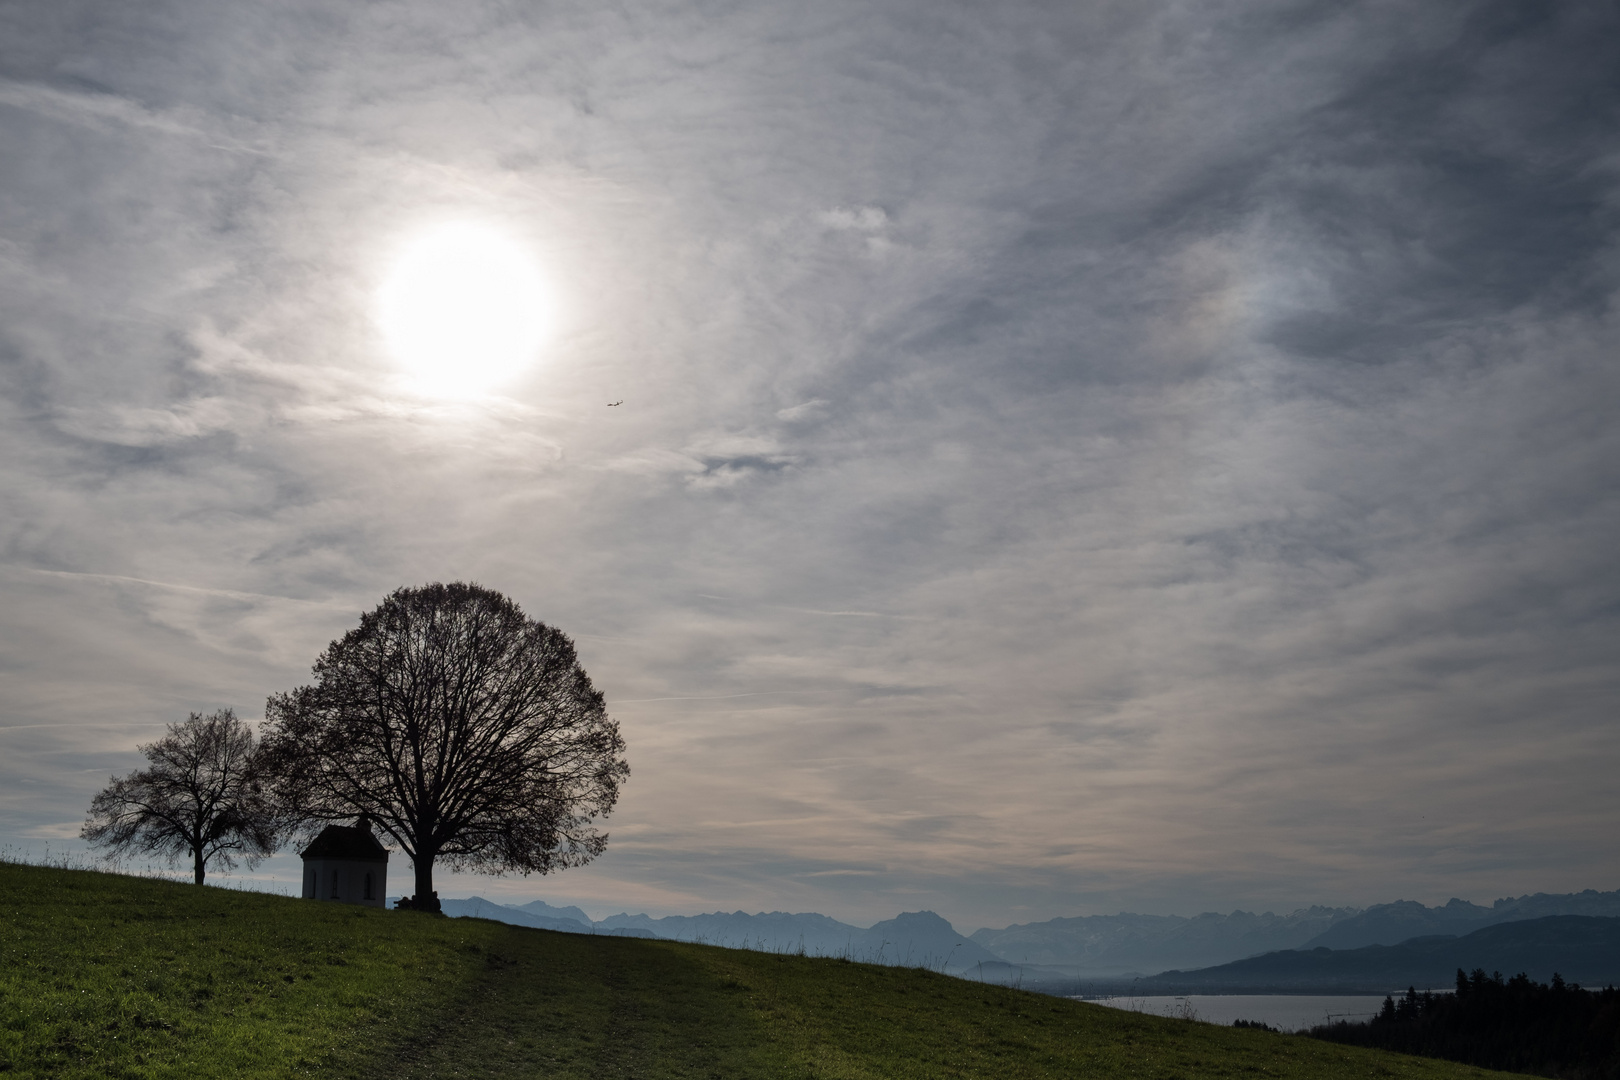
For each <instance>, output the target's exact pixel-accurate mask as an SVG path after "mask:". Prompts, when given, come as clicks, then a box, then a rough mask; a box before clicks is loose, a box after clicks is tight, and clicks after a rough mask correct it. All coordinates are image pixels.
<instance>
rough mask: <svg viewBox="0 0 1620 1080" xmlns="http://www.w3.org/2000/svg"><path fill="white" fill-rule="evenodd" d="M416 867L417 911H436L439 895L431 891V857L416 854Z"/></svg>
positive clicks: (419, 853)
mask: <svg viewBox="0 0 1620 1080" xmlns="http://www.w3.org/2000/svg"><path fill="white" fill-rule="evenodd" d="M414 865H415V867H416V901H415V906H416V910H418V911H438V910H439V894H438V893H436V892H434V891H433V856H432V855H424V854H422V853H421V852H417V855H416V859H415V863H414Z"/></svg>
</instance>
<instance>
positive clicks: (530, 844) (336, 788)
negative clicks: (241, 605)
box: [265, 582, 630, 908]
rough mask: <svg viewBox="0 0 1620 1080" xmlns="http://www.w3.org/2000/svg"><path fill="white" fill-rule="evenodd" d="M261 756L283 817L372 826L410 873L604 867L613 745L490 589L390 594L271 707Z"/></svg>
mask: <svg viewBox="0 0 1620 1080" xmlns="http://www.w3.org/2000/svg"><path fill="white" fill-rule="evenodd" d="M265 717H266V720H265V746H266V749H267V751H268V752H269V755H270V760H271V761H272V763H273V764H272V768H273V770H274V772H275V774H276V778H277V779H276V791H277V793H278V796H279V798H280V799H281V800H282V802H283V805H285V806H286V807H287V808H288V810H289V812H290V813H291V815H292V816H294V817H295V818H296V819H297V820H300V821H302V822H304V823H305V825H306V827H310V828H312V827H313V826H314V825H316V824H319V823H321V822H329V821H339V820H344V819H347V818H351V817H354V816H356V815H359V814H368V815H370V817H371V819H372V821H374V822H375V823H376V824H377V825H378V826H379V827H380V828H381V829H382V830H383V831H384V832H386V833H387V834H388V835H389V836H391V837H392V838H393V839H394V840H395V841H396V842H398V844H399V845H400V847H402V848H403V849H404V850H405V852H406V854H408V855H409V856H410V858H411V862H412V864H413V866H414V867H415V871H416V903H417V905H418V906H427V907H429V908H432V907H433V906H434V904H435V901H434V899H433V898H434V892H433V866H434V863H435V862H437V861H439V860H441V859H443V860H444V861H445V862H446V863H447V864H448V865H449V866H451V867H452V868H453V869H457V870H462V869H470V870H475V871H479V872H483V873H493V874H500V873H505V872H508V871H512V872H518V873H523V874H528V873H541V874H544V873H548V872H550V871H552V870H559V869H562V868H564V867H568V866H579V865H582V864H584V863H586V862H589V861H590V860H591V859H593V858H595V857H596V856H597V855H600V854H601V853H602V851H603V850H604V849H605V848H606V847H607V840H608V838H607V835H606V834H605V833H601V832H598V831H597V830H596V829H595V828H594V827H593V822H594V820H595V819H596V818H597V817H601V816H605V815H606V814H608V813H609V812H610V811H611V810H612V809H613V804H614V803H615V802H617V801H618V797H619V784H620V783H621V782H623V780H624V779H625V778H626V777H627V776H629V774H630V767H629V765H627V764H626V763H625V761H624V758H623V756H622V755H623V753H624V748H625V746H624V739H623V738H622V737H621V736H620V734H619V726H618V724H617V723H615V722H614V721H613V720H612V719H611V718H609V716H608V714H607V709H606V708H605V706H604V704H603V698H602V694H601V693H600V692H599V691H597V690H596V688H595V687H593V686H592V685H591V680H590V677H589V676H587V675H586V674H585V671H584V669H583V668H581V667H580V665H579V660H578V659H577V658H576V656H575V653H574V644H573V642H572V641H570V640H569V639H568V636H567V635H565V634H563V633H562V632H561V631H559V630H556V629H553V628H552V627H549V626H547V625H545V624H544V623H541V622H539V621H537V620H535V619H531V618H528V617H527V616H525V615H524V614H523V612H522V610H521V609H520V608H519V607H518V606H517V604H515V603H513V602H512V601H511V600H509V599H507V598H506V597H505V596H502V595H501V594H500V593H498V592H495V591H494V590H492V589H485V588H482V587H480V586H478V585H471V584H465V583H461V582H456V583H453V584H449V585H443V584H433V585H425V586H422V587H421V588H401V589H397V590H395V591H394V592H393V593H392V594H391V595H390V596H389V597H388V598H387V599H385V600H384V601H383V602H382V603H381V604H380V605H379V606H378V607H377V608H376V610H374V611H371V612H368V613H367V614H365V615H363V616H361V618H360V625H359V626H358V627H357V628H355V629H354V630H351V631H349V632H348V633H347V634H345V635H344V636H343V637H342V638H341V639H339V640H337V641H334V642H332V644H331V645H329V646H327V648H326V651H325V652H323V653H322V654H321V655H320V657H319V659H317V660H316V662H315V668H314V682H313V683H312V684H311V685H309V686H303V687H299V688H298V689H296V690H293V691H291V692H289V693H285V694H277V695H275V696H273V697H271V698H270V700H269V702H268V703H267V705H266V706H265Z"/></svg>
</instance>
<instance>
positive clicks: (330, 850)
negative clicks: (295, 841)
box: [299, 823, 388, 862]
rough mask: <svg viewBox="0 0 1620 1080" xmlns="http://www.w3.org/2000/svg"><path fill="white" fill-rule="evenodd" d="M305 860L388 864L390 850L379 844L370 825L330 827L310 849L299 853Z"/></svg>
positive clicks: (311, 842)
mask: <svg viewBox="0 0 1620 1080" xmlns="http://www.w3.org/2000/svg"><path fill="white" fill-rule="evenodd" d="M299 854H300V855H301V856H302V857H303V858H305V859H359V860H361V861H364V862H387V861H388V849H387V848H385V847H383V846H382V844H380V843H378V841H377V838H376V837H375V836H373V835H372V833H371V826H370V824H369V823H362V824H360V825H328V826H327V827H326V828H324V829H322V830H321V833H320V835H319V836H317V837H316V838H315V839H314V840H312V841H310V844H309V847H307V848H305V849H304V850H303V851H301V852H300V853H299Z"/></svg>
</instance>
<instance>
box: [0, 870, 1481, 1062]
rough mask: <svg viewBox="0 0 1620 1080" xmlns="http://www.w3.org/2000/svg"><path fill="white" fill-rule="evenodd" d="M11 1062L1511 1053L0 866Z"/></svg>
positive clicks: (1354, 1058)
mask: <svg viewBox="0 0 1620 1080" xmlns="http://www.w3.org/2000/svg"><path fill="white" fill-rule="evenodd" d="M0 1070H3V1071H4V1072H5V1074H6V1075H8V1076H19V1077H21V1076H29V1077H34V1076H50V1077H53V1078H62V1080H89V1078H92V1077H94V1078H104V1077H118V1078H120V1080H124V1078H128V1080H146V1078H151V1080H157V1078H170V1077H174V1078H180V1077H185V1078H187V1080H192V1078H196V1080H213V1078H225V1077H229V1078H230V1080H271V1078H281V1077H293V1076H305V1075H319V1076H322V1077H335V1078H353V1080H368V1078H377V1080H426V1078H429V1077H450V1076H468V1077H473V1076H476V1077H480V1078H487V1080H504V1078H508V1077H511V1078H517V1077H534V1076H546V1077H548V1078H555V1080H573V1078H578V1080H584V1078H587V1077H603V1076H634V1077H637V1078H638V1080H666V1078H668V1080H709V1078H713V1077H722V1078H725V1080H748V1078H754V1077H760V1078H763V1077H780V1076H798V1077H817V1078H824V1080H857V1078H861V1080H866V1078H876V1077H893V1078H898V1080H922V1078H925V1077H939V1076H953V1077H965V1078H981V1077H982V1078H986V1080H989V1078H996V1080H1057V1078H1060V1077H1061V1078H1065V1080H1092V1078H1097V1080H1101V1078H1109V1080H1113V1078H1130V1077H1142V1078H1146V1077H1181V1078H1184V1080H1199V1078H1214V1077H1230V1076H1239V1075H1251V1074H1252V1075H1264V1076H1269V1077H1275V1078H1282V1080H1305V1078H1312V1080H1349V1078H1352V1077H1355V1078H1361V1077H1367V1076H1380V1077H1386V1078H1395V1080H1462V1078H1476V1080H1477V1078H1485V1077H1489V1076H1499V1075H1503V1074H1499V1073H1489V1072H1486V1071H1484V1070H1480V1069H1476V1068H1471V1067H1468V1066H1462V1065H1456V1064H1452V1063H1450V1062H1444V1061H1435V1060H1428V1059H1423V1058H1413V1057H1403V1056H1400V1055H1395V1054H1388V1053H1383V1052H1379V1051H1372V1050H1365V1049H1361V1048H1354V1047H1345V1046H1339V1045H1335V1044H1331V1043H1324V1042H1319V1041H1316V1040H1311V1039H1305V1038H1298V1037H1295V1036H1288V1035H1279V1034H1275V1033H1272V1032H1265V1031H1251V1030H1236V1029H1233V1028H1221V1027H1216V1026H1214V1025H1209V1024H1199V1023H1196V1022H1192V1021H1186V1020H1173V1019H1168V1018H1163V1017H1152V1016H1144V1015H1140V1014H1135V1013H1128V1012H1124V1011H1119V1010H1114V1009H1108V1008H1105V1007H1102V1006H1097V1005H1090V1004H1087V1003H1084V1002H1077V1001H1067V1000H1063V999H1060V998H1051V997H1043V996H1040V995H1036V994H1031V993H1026V992H1021V991H1016V990H1008V989H1005V988H1001V987H995V986H986V985H981V984H979V983H976V982H972V981H969V980H965V979H957V978H951V977H948V976H944V975H940V974H938V973H936V972H932V971H926V970H921V969H913V968H904V967H886V966H878V965H871V964H860V963H853V962H850V961H848V960H842V959H828V958H815V957H807V956H797V955H782V954H771V953H763V952H756V951H748V950H737V949H721V948H714V947H710V946H703V945H695V944H689V943H684V942H674V941H656V940H639V939H635V938H624V937H615V936H611V935H590V934H580V933H566V934H564V933H554V932H550V931H546V930H537V929H530V928H526V927H520V926H512V925H508V924H505V923H499V922H492V921H488V920H484V919H479V918H461V919H446V918H439V917H436V916H432V915H427V914H424V913H421V912H396V911H385V910H380V909H374V908H361V907H350V906H346V905H340V904H332V903H321V902H315V901H308V900H295V899H291V898H288V897H281V896H266V895H261V894H255V893H242V892H235V891H232V890H228V889H218V888H212V887H197V886H193V885H179V884H174V883H170V882H163V881H153V880H148V879H143V878H131V877H121V876H114V875H108V874H100V873H93V872H89V871H82V870H63V869H55V868H48V867H33V866H17V865H13V864H0Z"/></svg>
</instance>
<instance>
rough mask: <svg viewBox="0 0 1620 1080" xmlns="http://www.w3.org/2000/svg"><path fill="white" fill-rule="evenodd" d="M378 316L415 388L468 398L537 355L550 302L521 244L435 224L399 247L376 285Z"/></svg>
mask: <svg viewBox="0 0 1620 1080" xmlns="http://www.w3.org/2000/svg"><path fill="white" fill-rule="evenodd" d="M377 323H378V326H379V327H380V328H381V330H382V333H383V338H384V340H385V341H386V342H387V344H388V350H389V352H390V353H391V354H392V355H393V357H394V359H395V361H396V362H397V363H398V364H399V365H400V367H401V368H402V369H403V370H404V372H405V374H406V375H407V377H408V378H409V380H410V382H411V383H412V385H413V386H414V387H415V388H416V389H418V390H420V391H422V392H424V393H428V394H434V395H438V396H445V397H467V396H471V395H476V394H481V393H485V392H487V391H490V390H492V389H495V388H496V387H498V386H500V385H502V384H504V383H506V382H509V381H510V380H512V379H513V378H515V377H516V376H517V375H519V374H521V373H522V372H523V371H524V370H526V369H527V368H528V367H530V366H531V365H532V364H533V363H534V362H535V360H536V359H537V358H538V356H539V353H540V350H541V347H542V346H543V345H544V344H545V341H546V338H547V337H548V335H549V333H550V330H551V324H552V305H551V298H550V295H549V290H548V289H547V287H546V282H545V279H544V277H543V276H542V274H541V272H540V268H539V266H538V265H537V264H536V263H535V261H534V259H533V258H532V257H531V256H530V254H529V253H528V252H527V251H526V250H525V249H524V248H523V247H522V246H521V245H520V244H518V243H516V242H514V241H513V240H512V239H510V238H509V237H508V236H506V235H505V234H503V233H501V232H500V231H499V230H497V229H494V228H492V227H489V226H487V225H481V224H473V223H465V222H464V223H456V224H449V225H441V226H438V227H436V228H433V229H429V230H427V231H425V232H423V233H421V234H419V235H417V236H416V237H414V238H412V239H411V240H410V241H409V242H408V243H406V244H405V245H404V246H403V247H402V248H401V250H400V253H399V255H398V257H397V259H396V260H395V261H394V264H393V266H392V267H391V268H390V270H389V272H388V274H387V276H386V277H385V278H384V280H383V283H382V286H381V288H379V289H378V290H377Z"/></svg>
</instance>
